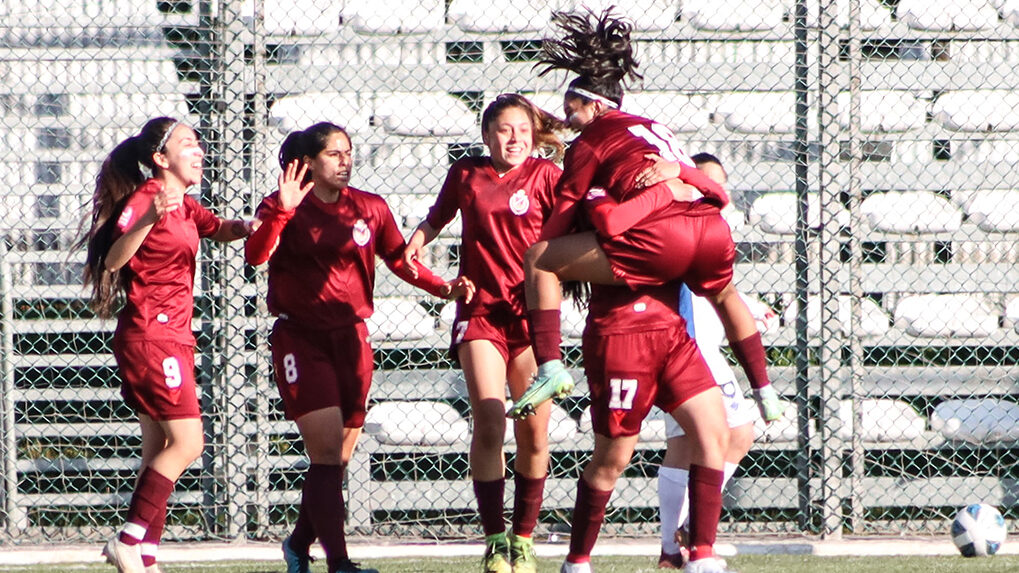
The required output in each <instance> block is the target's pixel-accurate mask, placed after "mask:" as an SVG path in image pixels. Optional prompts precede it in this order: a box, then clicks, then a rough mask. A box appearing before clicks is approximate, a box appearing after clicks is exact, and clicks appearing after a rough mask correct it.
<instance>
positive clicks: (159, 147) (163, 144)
mask: <svg viewBox="0 0 1019 573" xmlns="http://www.w3.org/2000/svg"><path fill="white" fill-rule="evenodd" d="M178 125H180V120H174V122H173V123H171V124H170V127H168V128H167V129H166V133H164V134H163V139H160V140H159V145H157V146H156V151H157V152H162V151H163V149H164V148H165V147H166V144H167V143H168V142H169V141H170V134H171V133H173V130H175V129H177V126H178Z"/></svg>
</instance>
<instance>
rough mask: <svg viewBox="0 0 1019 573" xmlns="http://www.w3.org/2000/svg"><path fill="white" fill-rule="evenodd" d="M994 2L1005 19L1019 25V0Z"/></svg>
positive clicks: (997, 0) (995, 0) (994, 0)
mask: <svg viewBox="0 0 1019 573" xmlns="http://www.w3.org/2000/svg"><path fill="white" fill-rule="evenodd" d="M993 4H994V7H995V8H997V9H998V13H999V14H1000V15H1001V18H1002V19H1003V20H1005V21H1006V22H1008V23H1010V24H1012V25H1013V26H1016V27H1019V0H993Z"/></svg>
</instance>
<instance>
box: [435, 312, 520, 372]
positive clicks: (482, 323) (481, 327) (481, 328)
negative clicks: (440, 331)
mask: <svg viewBox="0 0 1019 573" xmlns="http://www.w3.org/2000/svg"><path fill="white" fill-rule="evenodd" d="M529 333H530V330H529V329H528V327H527V319H526V318H523V317H519V316H514V317H511V318H506V319H502V320H498V319H493V318H492V317H491V316H489V315H482V316H471V317H468V318H467V319H465V320H458V321H456V322H454V323H453V341H452V343H451V344H450V345H449V348H450V350H451V351H452V352H451V353H452V354H453V355H454V356H456V355H457V351H456V348H457V346H459V345H460V343H462V342H470V341H471V340H488V341H490V342H491V343H492V344H494V345H495V349H496V350H498V351H499V354H502V359H503V360H505V361H506V362H507V363H509V361H510V360H512V359H514V358H516V357H517V356H519V355H520V353H521V352H523V351H525V350H527V349H528V348H530V346H531V336H530V334H529Z"/></svg>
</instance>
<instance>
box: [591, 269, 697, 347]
mask: <svg viewBox="0 0 1019 573" xmlns="http://www.w3.org/2000/svg"><path fill="white" fill-rule="evenodd" d="M679 287H680V285H679V283H676V282H670V283H666V284H663V285H658V286H643V287H641V288H640V289H639V290H636V291H634V290H631V289H630V288H629V287H626V286H611V285H597V284H592V285H591V299H590V303H589V306H588V310H587V327H586V328H585V330H584V336H601V335H606V334H623V333H628V332H640V331H644V330H658V329H664V328H670V327H673V326H675V325H677V324H684V328H685V323H684V321H683V318H682V317H681V316H679V310H678V309H679Z"/></svg>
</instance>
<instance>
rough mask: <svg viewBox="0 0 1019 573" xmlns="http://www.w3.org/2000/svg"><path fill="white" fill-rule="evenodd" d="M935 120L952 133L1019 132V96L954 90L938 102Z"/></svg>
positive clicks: (934, 111) (936, 101) (932, 109)
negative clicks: (1018, 130)
mask: <svg viewBox="0 0 1019 573" xmlns="http://www.w3.org/2000/svg"><path fill="white" fill-rule="evenodd" d="M931 112H932V115H933V117H934V120H935V121H937V122H938V123H940V124H941V125H943V126H944V127H945V128H946V129H950V130H952V131H976V132H983V131H1014V130H1017V129H1019V93H1016V92H1014V91H1011V90H954V91H949V92H945V93H943V94H941V95H939V96H938V98H937V99H936V100H934V104H933V106H932V108H931Z"/></svg>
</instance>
